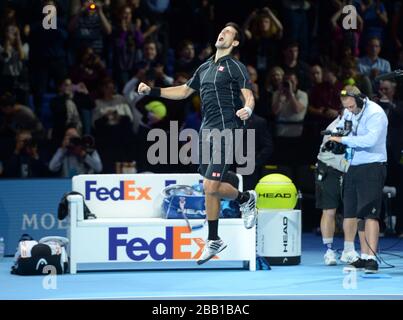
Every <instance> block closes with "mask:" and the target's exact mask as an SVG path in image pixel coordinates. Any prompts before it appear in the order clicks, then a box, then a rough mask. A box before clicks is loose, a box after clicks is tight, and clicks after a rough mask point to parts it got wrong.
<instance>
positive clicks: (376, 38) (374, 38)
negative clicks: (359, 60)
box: [366, 36, 382, 47]
mask: <svg viewBox="0 0 403 320" xmlns="http://www.w3.org/2000/svg"><path fill="white" fill-rule="evenodd" d="M372 40H378V42H379V45H380V46H381V47H382V40H381V38H379V37H378V36H371V37H369V38H368V39H367V42H366V43H367V45H369V43H370V42H371V41H372Z"/></svg>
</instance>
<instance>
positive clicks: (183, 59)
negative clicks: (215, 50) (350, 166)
mask: <svg viewBox="0 0 403 320" xmlns="http://www.w3.org/2000/svg"><path fill="white" fill-rule="evenodd" d="M211 52H212V51H211V47H210V46H207V47H206V48H204V49H203V50H202V51H201V52H200V54H199V56H196V54H195V47H194V44H193V42H192V41H190V40H184V41H183V42H182V43H181V44H180V45H179V50H178V59H177V60H176V63H175V72H181V73H182V72H184V73H187V74H193V73H194V72H195V71H196V69H197V68H198V67H199V65H200V64H201V63H202V62H203V61H204V60H205V59H206V58H207V57H208V56H209V55H210V54H211Z"/></svg>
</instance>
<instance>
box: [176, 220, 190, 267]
mask: <svg viewBox="0 0 403 320" xmlns="http://www.w3.org/2000/svg"><path fill="white" fill-rule="evenodd" d="M173 231H174V248H173V251H174V259H191V257H192V256H191V254H190V252H182V246H188V245H190V244H191V238H182V233H189V229H188V227H174V228H173Z"/></svg>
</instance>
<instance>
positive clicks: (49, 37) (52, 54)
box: [29, 0, 68, 117]
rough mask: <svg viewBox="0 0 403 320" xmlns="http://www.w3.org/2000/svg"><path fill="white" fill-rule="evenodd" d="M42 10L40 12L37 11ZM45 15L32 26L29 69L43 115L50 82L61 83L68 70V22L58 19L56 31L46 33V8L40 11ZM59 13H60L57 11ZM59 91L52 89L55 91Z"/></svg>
mask: <svg viewBox="0 0 403 320" xmlns="http://www.w3.org/2000/svg"><path fill="white" fill-rule="evenodd" d="M43 5H55V6H56V8H58V7H57V3H56V2H55V1H47V0H46V1H44V2H43ZM36 10H38V9H36ZM38 11H39V12H40V13H41V15H40V16H39V17H38V18H36V19H35V20H34V22H33V23H32V24H31V32H30V50H29V54H30V57H29V66H30V69H29V70H30V76H31V87H32V93H33V96H34V106H35V113H36V114H37V115H38V116H39V117H40V116H41V114H42V107H43V106H42V104H43V95H44V94H45V93H46V92H48V88H49V84H50V83H51V82H50V81H51V80H53V83H59V82H60V81H62V79H64V77H65V76H66V74H67V68H66V66H67V65H66V61H67V55H66V48H65V46H66V41H67V36H68V33H67V30H66V21H65V20H63V19H62V17H60V16H58V17H57V18H58V19H57V28H56V29H49V30H47V29H44V28H43V25H42V22H43V21H42V19H43V14H42V7H41V8H40V10H38ZM57 12H58V13H59V12H60V11H57ZM54 89H55V88H52V90H54Z"/></svg>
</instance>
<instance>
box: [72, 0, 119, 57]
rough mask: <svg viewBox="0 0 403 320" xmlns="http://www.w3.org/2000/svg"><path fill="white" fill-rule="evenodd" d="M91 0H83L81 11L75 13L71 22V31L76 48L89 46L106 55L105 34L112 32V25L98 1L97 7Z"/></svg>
mask: <svg viewBox="0 0 403 320" xmlns="http://www.w3.org/2000/svg"><path fill="white" fill-rule="evenodd" d="M91 4H94V3H93V2H92V1H90V0H81V8H80V11H79V12H78V13H77V14H75V15H74V16H73V17H72V18H71V20H70V24H69V32H70V33H72V34H73V38H74V40H75V45H74V47H75V48H80V47H82V46H88V47H90V48H92V49H93V50H94V52H95V53H96V54H98V55H100V56H104V55H103V54H104V35H110V34H111V33H112V26H111V24H110V22H109V21H108V19H107V18H106V16H105V14H104V11H103V9H102V3H100V2H97V3H96V5H95V8H93V6H91Z"/></svg>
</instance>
